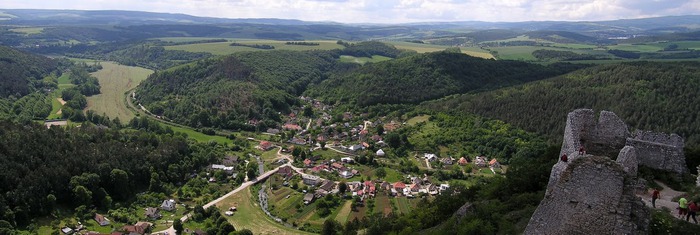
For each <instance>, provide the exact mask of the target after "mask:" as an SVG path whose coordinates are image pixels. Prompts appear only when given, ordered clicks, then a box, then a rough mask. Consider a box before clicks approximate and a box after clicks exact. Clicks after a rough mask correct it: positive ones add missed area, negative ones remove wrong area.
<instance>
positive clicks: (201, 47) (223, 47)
mask: <svg viewBox="0 0 700 235" xmlns="http://www.w3.org/2000/svg"><path fill="white" fill-rule="evenodd" d="M166 41H167V40H166ZM170 41H173V40H170ZM231 42H237V43H242V44H248V45H254V44H265V45H270V46H274V47H275V49H274V50H290V51H308V50H331V49H342V48H343V46H342V45H338V44H336V41H328V40H320V41H306V42H315V43H318V44H319V45H318V46H301V45H287V44H286V43H287V42H288V41H276V40H255V39H229V42H216V43H197V44H186V45H177V46H166V47H165V49H166V50H183V51H188V52H208V53H211V54H214V55H228V54H232V53H236V52H241V51H264V50H263V49H257V48H252V47H244V46H230V45H229V44H231Z"/></svg>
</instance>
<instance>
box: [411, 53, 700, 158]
mask: <svg viewBox="0 0 700 235" xmlns="http://www.w3.org/2000/svg"><path fill="white" fill-rule="evenodd" d="M699 76H700V63H696V62H677V63H655V62H635V63H623V64H614V65H601V66H597V67H592V68H587V69H583V70H579V71H575V72H572V73H570V74H566V75H563V76H560V77H557V78H552V79H547V80H542V81H538V82H533V83H528V84H524V85H520V86H515V87H509V88H504V89H500V90H495V91H491V92H484V93H478V94H465V95H461V96H456V97H453V98H449V99H444V100H439V101H433V102H429V103H426V104H424V105H423V106H424V107H426V108H429V109H437V110H461V111H465V112H469V113H475V114H477V115H481V116H484V117H490V118H495V119H499V120H503V121H505V122H508V123H511V124H513V125H515V126H518V127H520V128H523V129H525V130H528V131H533V132H536V133H539V134H542V135H544V136H547V137H548V138H549V139H551V140H553V141H555V142H559V140H560V138H561V133H563V128H564V121H565V119H566V114H567V113H568V112H570V111H572V110H574V109H577V108H592V109H594V110H596V111H601V110H609V111H613V112H615V113H616V114H617V115H618V116H620V117H621V118H622V119H623V120H625V122H627V124H628V125H629V126H630V127H631V128H633V129H643V130H653V131H663V132H673V133H678V134H679V135H681V136H683V137H684V138H686V143H687V144H686V145H689V146H691V145H695V146H696V145H698V144H700V135H699V134H700V133H698V130H700V126H698V123H700V119H699V118H700V116H698V115H697V114H698V113H700V96H698V94H697V92H698V91H699V90H700V82H699V81H698V79H697V78H698V77H699Z"/></svg>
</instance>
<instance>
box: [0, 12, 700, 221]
mask: <svg viewBox="0 0 700 235" xmlns="http://www.w3.org/2000/svg"><path fill="white" fill-rule="evenodd" d="M67 14H69V15H72V16H73V17H75V18H72V17H67ZM77 16H79V17H77ZM2 17H7V18H2ZM0 18H2V20H0V22H2V23H3V25H0V118H1V119H2V120H3V122H0V133H2V135H0V190H1V191H2V192H4V193H3V194H0V234H13V235H15V234H83V235H100V234H168V235H172V234H447V233H454V234H521V233H527V234H537V232H532V231H535V230H531V229H542V226H540V227H537V226H539V225H537V224H536V223H535V222H533V220H531V217H533V216H535V217H533V218H538V219H537V221H547V220H549V219H551V217H546V214H547V213H541V212H539V213H538V210H547V206H551V205H553V204H548V203H562V202H561V201H557V200H551V197H550V195H551V194H552V192H553V191H555V190H556V189H554V188H553V187H552V185H554V184H560V185H563V186H561V187H570V188H576V185H573V184H572V183H571V182H579V181H580V180H581V178H573V179H572V180H571V181H568V178H566V177H570V176H571V175H575V177H579V176H580V175H576V174H579V173H580V172H579V171H575V172H574V169H583V170H582V171H585V172H587V173H586V174H593V173H590V172H594V171H595V170H596V169H600V167H599V168H595V167H593V166H594V165H595V164H599V165H600V164H603V165H605V166H606V167H607V168H605V169H603V170H605V172H604V173H605V174H610V175H614V176H615V177H607V178H606V179H604V180H610V182H612V180H613V179H614V180H618V178H619V180H618V181H620V182H622V183H621V184H620V185H621V186H620V187H621V189H620V190H618V191H620V195H622V196H620V198H622V199H620V200H619V202H620V203H619V205H618V204H615V205H618V209H619V208H622V209H621V210H627V209H628V208H627V207H626V206H627V205H631V204H630V203H637V202H638V201H639V202H640V203H643V201H642V200H648V199H647V198H644V197H645V195H646V194H647V192H648V191H649V190H650V189H652V188H657V187H664V188H666V191H664V192H674V193H677V196H682V197H687V198H688V199H689V200H694V201H697V200H700V198H698V196H697V195H700V194H698V193H700V188H698V187H697V186H696V183H695V180H696V177H697V169H695V166H698V165H700V132H699V130H700V127H698V126H697V124H696V123H700V116H698V115H697V114H698V113H700V98H698V97H700V96H698V94H697V93H698V92H697V91H699V90H700V87H698V86H700V82H698V81H699V80H698V77H700V37H698V34H697V31H696V30H697V29H696V28H694V26H693V25H692V24H684V23H687V22H693V20H694V19H698V18H697V16H685V17H684V18H676V17H672V16H668V17H659V18H645V19H634V20H615V21H596V22H595V24H593V23H590V22H574V21H571V22H569V21H562V22H545V21H543V22H539V21H533V22H513V23H507V22H500V23H490V22H449V23H439V22H436V23H410V24H409V23H407V24H343V23H333V22H305V21H296V20H280V19H225V18H208V17H196V16H188V15H182V14H163V13H149V12H137V11H134V12H131V11H83V10H12V9H2V10H0ZM669 19H674V20H669ZM686 20H687V21H686ZM649 22H653V24H652V23H649ZM647 24H648V25H647ZM660 29H664V30H660ZM589 109H591V110H596V111H603V110H605V111H611V112H613V114H610V113H608V112H601V113H600V114H595V113H592V112H590V114H589V111H588V110H589ZM582 113H585V114H586V115H587V116H585V117H586V118H587V119H577V117H581V116H582V115H583V114H582ZM577 115H578V116H577ZM606 115H607V116H606ZM611 116H614V118H611ZM572 117H573V118H572ZM597 118H600V120H599V119H597ZM597 120H599V121H597ZM596 122H599V123H596ZM611 123H612V124H611ZM620 123H622V124H620ZM613 124H615V125H618V124H619V126H614V125H613ZM577 125H579V126H577ZM606 125H610V126H614V127H609V126H606ZM601 126H602V127H601ZM623 127H624V128H623ZM606 128H607V129H606ZM623 129H624V130H623ZM641 130H644V131H647V132H639V131H641ZM608 131H609V132H610V133H614V134H616V135H613V134H610V133H609V132H608ZM572 133H573V134H572ZM601 133H602V134H601ZM640 133H641V134H640ZM645 133H646V134H645ZM666 133H668V134H666ZM608 134H609V135H608ZM575 135H578V136H575ZM562 136H563V137H562ZM572 136H573V137H572ZM645 141H646V142H645ZM647 142H648V143H657V142H658V143H660V144H658V146H661V147H660V148H673V151H666V152H664V153H668V152H672V154H671V155H673V156H672V157H674V159H672V160H673V161H663V162H664V164H670V163H669V162H673V164H676V165H673V169H672V170H669V169H661V168H662V167H657V166H656V165H654V164H649V162H650V161H651V160H648V159H649V156H650V155H653V154H657V152H663V151H657V149H655V148H652V147H646V145H644V143H647ZM640 143H642V144H640ZM606 144H607V145H606ZM620 144H621V145H620ZM625 144H627V145H629V146H632V147H637V149H638V150H636V151H637V152H635V154H637V155H635V154H631V153H630V151H629V150H624V151H622V152H621V150H620V149H622V147H623V146H625V148H626V147H627V145H625ZM608 145H614V146H612V147H611V146H608ZM618 145H620V146H618ZM601 146H602V147H601ZM654 146H656V145H654ZM574 147H576V149H575V150H572V149H574ZM578 147H580V150H578ZM584 147H585V149H586V150H587V151H588V154H589V155H590V156H588V155H586V154H587V153H586V151H585V150H583V149H584ZM627 149H628V148H627ZM625 151H627V152H625ZM618 153H619V155H618ZM623 153H625V154H627V155H625V154H623ZM649 153H653V154H649ZM567 154H568V156H569V158H568V159H569V160H570V162H567V160H565V159H566V158H564V159H562V158H561V156H562V155H567ZM594 155H595V156H594ZM588 157H590V158H588ZM577 158H581V159H577ZM630 158H633V160H629V159H630ZM676 158H677V159H676ZM621 159H622V160H621ZM616 160H617V162H615V161H616ZM615 164H619V166H618V165H615ZM620 166H622V167H620ZM577 167H578V168H577ZM655 167H656V168H655ZM632 168H633V169H634V171H630V170H629V169H632ZM681 168H682V169H681ZM621 169H622V170H621ZM561 172H568V173H566V174H564V173H562V174H564V176H562V175H560V173H561ZM571 172H574V173H571ZM622 172H625V173H622ZM630 172H633V173H634V174H633V175H632V176H629V175H626V174H632V173H630ZM561 177H564V178H562V179H567V180H559V179H560V178H561ZM599 181H600V182H603V179H601V180H599ZM581 182H584V181H581ZM605 182H606V183H610V182H608V181H605ZM630 182H635V183H636V185H634V187H636V190H638V191H636V192H634V193H632V191H630V188H631V187H633V186H631V184H629V183H630ZM617 183H619V182H617V181H615V183H614V184H615V185H617ZM580 184H583V183H580ZM610 184H613V183H610ZM585 187H590V188H589V189H588V190H589V191H591V192H597V190H602V189H600V188H599V187H596V185H594V184H586V185H585ZM622 188H624V190H623V189H622ZM615 190H617V189H615ZM603 191H604V190H603ZM615 192H617V191H615ZM555 193H562V192H559V191H555ZM564 193H569V191H566V190H564ZM557 195H559V194H557ZM597 195H598V194H595V195H592V196H591V198H594V199H595V198H597ZM635 195H636V196H635ZM674 195H676V194H674ZM576 196H577V195H573V196H572V197H576ZM628 197H629V198H628ZM582 198H583V199H577V200H579V201H580V203H584V204H585V203H589V202H587V201H585V200H586V198H585V197H582ZM615 200H617V198H616V199H615ZM625 200H629V201H630V203H627V201H625ZM674 200H676V201H677V198H670V197H668V196H665V197H664V203H665V204H666V205H665V206H668V205H667V204H669V203H673V202H675V201H674ZM579 201H576V205H578V203H579ZM617 202H618V201H614V203H617ZM571 203H573V202H571ZM582 205H583V204H582ZM589 205H593V206H596V205H597V204H593V203H589ZM635 205H636V204H635ZM640 205H644V204H640ZM566 206H570V204H566ZM539 208H545V209H539ZM567 208H568V207H567ZM572 208H574V209H575V207H572ZM590 208H591V207H590V206H589V209H590ZM569 209H570V208H569ZM579 209H580V208H579ZM579 209H577V211H579V212H580V211H585V213H590V215H591V216H593V215H597V213H603V212H602V210H599V209H596V210H579ZM577 213H578V212H577ZM581 213H583V212H581ZM625 213H626V214H625ZM625 213H618V214H621V215H618V214H616V215H615V216H618V217H620V218H622V219H627V217H632V218H633V219H635V218H648V220H646V222H644V221H642V222H638V221H635V225H634V226H632V225H630V226H627V225H616V226H620V230H616V231H641V232H640V233H649V234H663V233H664V232H667V233H672V234H675V233H679V234H682V233H687V232H689V231H695V230H697V228H698V227H697V225H695V224H691V223H686V222H684V221H682V220H678V219H675V218H673V217H672V215H673V211H671V212H668V211H667V210H662V209H647V208H646V207H643V209H634V210H631V209H630V211H629V213H627V212H625ZM609 214H611V213H609ZM618 217H616V218H618ZM606 218H607V217H606ZM611 218H612V217H611ZM644 223H646V224H644ZM625 226H627V227H625ZM545 227H546V226H545ZM616 228H617V227H616ZM552 229H554V228H552ZM556 229H561V230H557V231H569V230H566V229H567V227H566V226H560V227H556ZM576 229H577V230H576V231H584V230H585V226H581V228H578V227H577V228H576ZM537 231H540V230H537ZM542 231H544V230H542ZM552 231H554V230H552ZM596 231H602V230H596ZM659 231H662V232H659Z"/></svg>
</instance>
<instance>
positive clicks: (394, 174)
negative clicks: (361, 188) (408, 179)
mask: <svg viewBox="0 0 700 235" xmlns="http://www.w3.org/2000/svg"><path fill="white" fill-rule="evenodd" d="M384 170H385V171H386V177H384V180H386V181H387V182H392V183H393V182H396V181H399V180H401V179H402V178H403V176H402V175H401V173H400V172H399V171H397V170H395V169H392V168H388V167H385V168H384Z"/></svg>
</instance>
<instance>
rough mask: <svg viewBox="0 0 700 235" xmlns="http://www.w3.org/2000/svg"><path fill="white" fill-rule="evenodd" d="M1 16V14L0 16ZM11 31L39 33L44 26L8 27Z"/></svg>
mask: <svg viewBox="0 0 700 235" xmlns="http://www.w3.org/2000/svg"><path fill="white" fill-rule="evenodd" d="M0 17H2V16H0ZM10 31H12V32H16V33H23V34H39V33H41V32H43V31H44V28H41V27H22V28H14V29H10Z"/></svg>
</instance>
